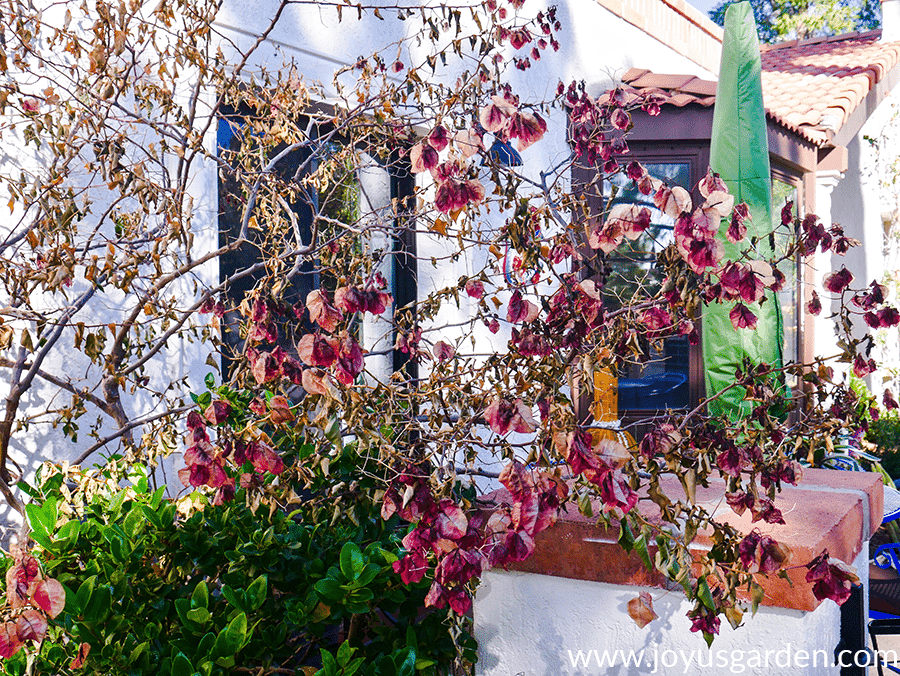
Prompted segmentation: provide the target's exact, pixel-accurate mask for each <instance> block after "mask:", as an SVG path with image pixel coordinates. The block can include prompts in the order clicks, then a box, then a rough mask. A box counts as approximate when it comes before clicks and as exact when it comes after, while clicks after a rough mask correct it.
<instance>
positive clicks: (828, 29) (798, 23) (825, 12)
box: [709, 0, 881, 43]
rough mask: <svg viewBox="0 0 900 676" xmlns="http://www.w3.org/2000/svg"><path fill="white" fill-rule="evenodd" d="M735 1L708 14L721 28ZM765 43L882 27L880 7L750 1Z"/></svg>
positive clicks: (852, 2)
mask: <svg viewBox="0 0 900 676" xmlns="http://www.w3.org/2000/svg"><path fill="white" fill-rule="evenodd" d="M734 1H735V0H723V2H720V3H719V4H718V5H716V6H715V7H714V8H713V9H712V10H711V11H710V13H709V17H710V18H711V19H712V20H713V21H715V22H716V23H717V24H719V25H720V26H724V25H725V10H726V9H728V6H729V5H731V4H733V2H734ZM749 1H750V6H751V7H752V8H753V16H754V18H755V19H756V30H757V32H758V33H759V39H760V40H761V41H762V42H768V43H773V42H780V41H783V40H790V39H793V38H797V39H801V40H802V39H804V38H811V37H820V36H825V35H839V34H841V33H847V32H849V31H854V30H858V31H867V30H873V29H875V28H878V27H879V26H880V25H881V5H880V3H879V2H877V1H875V0H817V1H816V2H812V1H811V0H749Z"/></svg>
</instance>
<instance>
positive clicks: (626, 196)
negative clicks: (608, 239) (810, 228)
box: [574, 141, 803, 422]
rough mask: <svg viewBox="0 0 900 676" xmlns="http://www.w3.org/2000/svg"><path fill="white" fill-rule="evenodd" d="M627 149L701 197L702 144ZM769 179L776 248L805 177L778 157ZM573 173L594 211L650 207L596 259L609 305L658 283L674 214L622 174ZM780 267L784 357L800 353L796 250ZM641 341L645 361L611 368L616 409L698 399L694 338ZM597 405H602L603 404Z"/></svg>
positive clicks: (700, 379)
mask: <svg viewBox="0 0 900 676" xmlns="http://www.w3.org/2000/svg"><path fill="white" fill-rule="evenodd" d="M629 155H630V156H629V157H628V160H629V161H630V160H632V159H634V160H637V161H638V162H640V163H641V164H642V165H643V166H644V167H645V168H646V169H647V171H648V172H649V173H650V174H651V175H652V176H654V177H655V178H658V179H660V180H662V181H665V182H666V183H667V184H669V185H670V186H675V185H679V186H681V187H683V188H685V189H687V190H688V191H689V192H691V198H692V201H693V203H694V205H697V204H700V203H701V202H702V197H701V196H700V194H699V192H698V190H697V184H698V183H699V181H700V179H701V178H702V177H703V176H704V175H705V173H706V171H707V168H708V164H709V146H708V145H706V144H702V143H700V144H698V143H690V142H685V143H671V142H663V143H654V142H647V141H641V142H638V143H632V144H630V153H629ZM772 179H773V191H772V192H773V199H772V216H773V225H776V226H778V227H776V229H775V247H776V253H781V252H784V251H785V250H786V247H787V245H788V243H789V242H790V241H791V239H792V238H793V236H794V233H793V231H792V230H791V228H790V227H784V226H780V223H781V220H780V213H781V207H782V206H783V205H784V203H785V202H786V201H788V200H793V201H794V203H795V213H797V212H798V210H799V211H800V212H801V215H802V204H803V195H802V192H803V191H802V187H803V184H802V177H801V175H800V174H798V173H796V172H791V171H790V170H788V169H786V168H782V167H780V166H777V165H776V166H774V167H773V171H772ZM574 180H575V181H576V182H577V183H578V184H579V185H580V186H581V188H582V190H583V193H584V195H585V196H586V198H587V200H588V206H589V208H590V209H591V212H592V214H599V213H600V212H601V210H602V209H603V208H604V205H605V208H607V209H608V208H610V207H611V206H612V205H614V204H616V203H635V204H640V205H641V206H646V207H648V208H649V209H650V212H651V215H652V218H651V226H650V227H649V228H648V230H647V231H646V232H645V233H644V234H643V235H642V236H641V237H640V238H638V239H636V240H635V241H633V242H631V241H628V240H625V241H623V242H622V243H621V244H620V245H619V246H618V247H617V248H616V249H615V250H613V251H612V252H610V254H609V255H607V256H606V257H605V260H603V261H602V265H603V269H602V270H600V271H599V273H598V272H597V271H596V270H595V271H594V272H595V273H597V274H599V275H600V276H602V277H603V278H604V279H605V286H604V295H605V303H606V305H607V307H611V308H613V309H614V308H616V307H619V306H620V305H621V304H622V303H623V302H627V300H628V299H630V298H632V297H634V295H635V293H636V292H637V290H638V289H639V288H642V289H643V290H644V292H645V293H649V294H652V293H654V292H655V291H657V290H658V289H659V286H660V284H661V282H662V280H663V273H662V271H660V270H658V269H657V268H656V266H655V264H654V261H655V258H656V254H657V253H658V252H659V251H661V250H662V249H663V248H665V247H666V246H668V245H669V244H671V243H672V241H673V237H674V235H673V226H674V222H673V220H672V219H671V218H668V217H667V216H666V215H665V214H664V213H662V212H661V211H659V210H658V209H656V207H655V206H654V205H653V198H652V196H648V195H642V194H641V193H640V192H639V191H638V190H637V189H636V187H635V186H634V183H633V182H632V181H630V180H629V179H627V178H626V177H624V175H621V174H619V175H616V176H615V177H612V178H611V179H606V178H604V177H603V176H602V175H600V174H599V173H598V170H597V169H596V168H594V167H584V166H577V167H576V168H575V170H574ZM796 205H801V206H800V207H797V206H796ZM779 269H780V270H781V272H782V273H784V275H785V285H784V288H783V290H782V291H781V292H779V294H778V302H779V304H780V306H781V311H782V316H783V320H784V342H785V344H784V359H785V363H788V362H790V361H798V360H799V359H801V358H802V357H803V354H802V348H803V335H802V323H801V319H802V317H803V313H802V310H801V306H800V304H801V299H802V298H803V295H802V282H803V269H802V267H801V264H800V262H799V261H798V260H797V259H796V258H795V259H793V260H784V261H782V263H781V264H780V266H779ZM698 329H699V327H698ZM645 347H646V348H647V351H648V354H649V360H648V361H647V362H646V363H643V364H636V363H632V364H627V365H625V366H623V367H621V368H620V369H619V371H618V373H616V374H613V375H614V376H615V385H616V387H615V389H616V390H617V397H618V404H617V407H618V417H619V418H620V419H623V420H625V421H626V422H629V421H630V420H633V419H639V418H642V417H645V416H646V415H648V414H652V413H655V412H657V411H663V410H666V409H676V410H677V409H682V410H684V409H687V408H691V407H693V406H695V405H697V404H698V403H699V402H700V401H701V399H702V398H703V396H704V389H705V388H704V375H703V356H702V350H701V348H700V346H699V345H689V343H688V339H687V337H674V338H669V339H667V340H665V341H664V342H663V344H662V346H661V348H659V349H654V348H653V347H652V346H649V345H648V346H645ZM796 380H797V379H796V378H794V379H793V381H791V380H789V383H788V384H789V385H790V386H791V387H797V386H798V383H797V382H794V381H796ZM604 382H605V380H604ZM607 389H608V387H607ZM599 396H601V397H602V396H606V395H602V394H601V395H599ZM595 410H603V406H602V405H601V406H600V407H599V408H597V409H595Z"/></svg>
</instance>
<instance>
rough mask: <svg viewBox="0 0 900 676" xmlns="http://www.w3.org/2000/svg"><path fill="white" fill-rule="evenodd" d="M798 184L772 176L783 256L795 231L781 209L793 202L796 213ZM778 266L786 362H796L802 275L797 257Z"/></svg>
mask: <svg viewBox="0 0 900 676" xmlns="http://www.w3.org/2000/svg"><path fill="white" fill-rule="evenodd" d="M797 198H798V192H797V187H796V186H793V185H791V184H790V183H787V182H785V181H782V180H779V179H777V178H775V179H772V220H773V221H774V223H775V224H777V226H778V227H776V228H775V254H776V256H782V255H784V252H785V251H786V249H787V247H788V246H789V244H790V241H791V239H792V238H793V235H794V233H793V230H792V228H791V227H790V226H785V225H782V224H781V209H782V207H783V206H784V205H785V204H787V203H788V202H793V203H794V209H795V213H797V205H798V204H799V200H798V199H797ZM778 269H779V270H780V271H781V272H782V274H784V278H785V279H784V288H783V289H782V290H781V291H779V292H778V304H779V305H780V307H781V316H782V319H783V320H784V363H785V364H787V363H788V362H796V361H797V358H798V356H799V355H798V354H797V346H798V324H797V322H798V317H797V296H798V284H799V278H798V275H797V262H796V260H784V261H782V262H781V263H780V264H779V265H778ZM787 384H788V386H789V387H791V388H794V387H796V386H797V385H798V384H799V383H798V381H797V377H796V376H789V377H788V380H787Z"/></svg>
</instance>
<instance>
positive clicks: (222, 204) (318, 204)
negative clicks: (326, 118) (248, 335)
mask: <svg viewBox="0 0 900 676" xmlns="http://www.w3.org/2000/svg"><path fill="white" fill-rule="evenodd" d="M252 114H253V112H252V111H251V110H249V109H245V108H241V109H236V108H223V109H222V111H221V114H220V118H219V126H218V151H219V156H220V157H221V158H222V159H224V160H225V161H226V162H228V163H230V162H232V161H233V158H234V157H235V156H236V154H237V153H238V152H240V150H241V148H242V147H243V148H245V149H246V148H248V147H251V148H252V146H253V132H252V131H251V130H250V127H252V125H251V124H249V121H250V120H251V117H250V116H251V115H252ZM302 122H303V123H304V124H303V126H304V128H306V129H310V130H312V133H313V134H314V135H315V137H317V138H321V137H322V136H323V134H324V133H327V131H328V130H327V129H326V128H323V127H316V126H315V125H309V124H308V120H304V121H302ZM286 147H287V144H282V145H279V146H275V147H273V148H271V149H270V150H269V151H268V153H267V156H268V158H272V157H275V156H277V155H278V153H280V152H281V151H282V150H283V149H284V148H286ZM343 148H346V146H341V145H340V141H334V140H329V141H327V142H323V143H321V144H319V145H316V146H312V147H304V148H300V149H297V150H295V151H292V152H291V153H289V154H288V155H287V156H286V157H284V158H283V159H282V160H280V161H279V162H278V164H277V165H276V167H275V171H274V174H275V176H274V177H273V179H272V180H274V181H275V182H276V188H277V190H276V191H270V192H277V193H278V196H277V197H273V196H271V195H270V200H271V199H275V200H279V199H280V204H279V205H276V208H277V207H278V206H280V207H281V209H282V210H283V213H284V214H285V215H286V216H287V218H286V219H284V223H285V230H284V231H283V232H281V233H277V234H276V233H269V232H262V231H260V230H259V229H257V228H253V227H251V228H250V229H249V230H248V238H247V239H248V241H246V242H244V243H243V244H242V245H241V246H240V247H238V248H237V249H235V250H234V251H231V252H228V253H226V254H225V255H223V256H222V257H221V258H220V267H219V276H220V283H224V282H226V280H231V281H229V283H228V286H227V287H226V289H225V297H226V298H227V299H228V301H229V303H228V304H229V305H231V306H235V305H237V304H239V303H240V302H241V301H242V300H243V299H244V298H245V297H246V295H247V294H248V293H249V292H250V291H251V290H253V289H254V288H255V287H256V286H257V285H258V284H259V282H260V281H261V280H262V279H263V278H264V277H266V276H267V275H268V274H271V273H272V272H275V278H276V280H277V281H276V283H277V284H281V285H283V286H282V288H281V289H280V293H281V297H282V299H283V300H284V301H286V302H288V303H292V304H293V303H296V302H297V301H304V300H305V299H306V296H307V295H308V294H309V293H310V292H311V291H312V290H314V289H317V288H325V289H327V290H333V289H334V286H335V285H336V279H337V277H338V276H340V274H341V272H342V271H336V270H334V269H333V268H332V267H330V266H329V264H328V263H327V261H323V260H321V259H319V258H315V257H313V256H300V257H283V260H282V261H281V262H280V263H276V264H275V266H274V269H273V268H272V267H271V266H268V267H263V263H264V262H265V261H269V262H272V261H273V260H274V259H276V258H277V257H278V256H279V254H283V253H285V252H290V251H292V250H296V249H297V248H298V247H304V246H309V244H310V243H311V241H312V239H313V234H314V233H316V236H317V243H318V244H323V243H325V242H328V241H331V240H332V239H334V242H335V245H336V246H337V247H346V246H354V247H364V246H365V247H368V248H369V249H370V250H372V252H373V257H374V259H375V260H377V261H380V270H381V272H382V274H383V275H384V276H385V278H386V279H387V281H388V285H389V289H388V290H389V291H390V292H391V293H392V295H393V297H394V299H395V303H396V305H397V307H408V308H409V309H410V312H413V313H414V311H415V301H416V293H417V292H416V264H415V228H414V222H413V221H412V220H411V218H410V217H408V216H407V215H406V211H407V209H409V210H410V211H411V209H410V208H409V206H408V205H409V202H410V200H409V198H411V196H412V194H413V192H414V188H415V184H414V178H413V176H412V174H411V173H410V172H409V171H408V170H407V168H406V166H405V160H402V159H400V157H399V156H400V153H399V152H398V153H396V154H395V156H394V157H392V158H390V161H389V162H383V161H379V160H377V159H375V158H373V157H371V156H369V155H367V154H366V153H365V152H364V151H360V152H359V153H357V154H354V157H358V158H362V161H363V163H364V164H363V165H362V166H349V165H347V161H346V160H345V159H344V158H343V157H341V156H340V155H341V154H340V151H341V150H342V149H343ZM328 160H334V161H333V162H331V163H330V166H329V167H328V172H327V179H325V178H323V179H322V180H318V181H316V182H315V183H313V182H311V181H309V180H305V179H308V178H309V177H310V176H312V175H313V174H314V173H315V172H316V171H317V170H318V169H319V168H320V166H322V165H324V164H326V163H327V161H328ZM266 161H267V160H266V159H264V158H262V157H259V158H258V159H257V160H255V162H256V164H262V165H264V164H265V163H266ZM313 186H314V187H313ZM248 190H249V186H247V185H241V184H239V182H238V180H237V179H236V176H235V172H233V171H229V170H228V169H227V168H225V169H222V170H220V172H219V219H218V220H219V245H220V246H225V245H227V244H229V243H231V242H234V241H235V240H236V239H237V238H238V236H239V234H240V230H241V226H242V217H243V213H244V207H245V203H246V196H247V194H248ZM266 206H267V207H269V208H271V207H272V206H273V205H272V204H271V201H270V203H269V204H267V205H266ZM288 210H289V212H288ZM373 218H375V219H379V220H380V221H381V222H383V223H387V224H389V226H390V234H389V236H388V237H386V238H381V239H382V240H384V241H381V242H379V243H377V244H373V241H372V240H371V239H368V240H366V241H363V240H364V239H365V238H358V237H357V238H353V239H349V238H348V237H347V236H346V233H345V232H344V231H343V229H341V228H340V226H337V227H335V226H334V225H333V224H334V223H335V222H340V223H343V224H347V225H349V226H352V227H353V228H355V229H364V228H365V226H366V225H367V223H368V222H369V219H373ZM314 219H317V221H316V220H314ZM342 233H343V234H344V236H343V237H340V238H337V236H338V235H339V234H342ZM335 238H337V239H335ZM375 249H377V250H375ZM222 324H223V328H222V340H223V351H224V354H223V370H224V372H225V374H226V377H227V372H228V370H229V369H228V365H229V363H230V361H231V358H232V357H233V356H235V355H236V354H239V352H240V351H241V350H242V348H243V338H242V337H241V334H240V325H241V321H240V316H239V314H238V313H237V312H236V311H232V312H230V313H228V314H227V315H226V317H225V319H224V321H223V323H222ZM306 328H307V329H309V328H311V327H306ZM352 329H353V330H354V331H355V332H356V334H357V338H358V339H359V340H360V342H361V343H362V344H363V345H364V346H367V345H368V344H370V343H371V342H372V336H366V335H364V334H365V332H366V331H367V330H368V331H369V332H374V331H375V330H377V329H378V327H374V326H373V325H372V322H370V321H368V320H364V321H362V322H359V323H355V324H354V325H353V327H352ZM380 330H382V331H383V330H384V328H383V327H381V328H380ZM288 334H289V332H288V331H282V330H281V327H280V328H279V344H280V345H281V346H282V347H283V348H284V349H285V350H287V351H292V350H293V343H292V336H290V335H288ZM393 338H394V336H392V335H389V336H385V337H384V342H387V341H388V340H390V341H391V342H390V345H393ZM378 347H379V348H380V349H384V346H383V345H379V346H378ZM406 360H407V357H406V355H405V354H402V353H400V354H395V355H392V356H389V357H388V358H387V362H388V366H387V368H388V369H393V370H396V369H399V368H401V367H403V366H404V364H405V363H406ZM413 376H414V374H413Z"/></svg>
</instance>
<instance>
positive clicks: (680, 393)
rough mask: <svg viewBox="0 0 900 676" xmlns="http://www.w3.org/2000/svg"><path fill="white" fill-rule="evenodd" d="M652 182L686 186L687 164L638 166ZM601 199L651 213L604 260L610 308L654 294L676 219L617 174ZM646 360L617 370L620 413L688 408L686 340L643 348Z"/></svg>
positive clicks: (607, 183)
mask: <svg viewBox="0 0 900 676" xmlns="http://www.w3.org/2000/svg"><path fill="white" fill-rule="evenodd" d="M642 164H643V166H644V168H645V169H646V170H647V171H648V172H649V173H650V175H651V176H653V177H654V178H658V179H660V180H661V181H664V182H665V183H667V184H668V185H670V186H676V185H678V186H681V187H683V188H685V189H687V190H690V187H691V170H690V164H688V163H687V162H666V163H662V162H660V163H654V162H644V163H642ZM604 197H606V198H609V197H612V198H613V199H612V202H611V204H610V206H613V205H615V204H637V205H639V206H642V207H647V208H648V209H649V210H650V214H651V220H650V226H649V227H648V228H647V229H646V230H645V231H644V233H643V234H642V235H641V236H640V237H639V238H637V239H636V240H634V241H629V240H627V239H626V240H624V241H623V242H622V243H621V244H620V245H619V246H618V247H617V248H616V249H615V250H614V251H613V252H612V253H610V255H609V256H608V258H607V262H608V265H609V274H608V276H607V280H606V284H605V286H604V296H605V297H604V302H605V303H606V306H607V307H608V308H610V309H613V310H614V309H617V308H619V307H621V306H622V305H623V304H626V303H628V302H629V301H630V299H632V298H633V297H634V296H635V295H637V294H638V291H640V292H641V294H642V295H653V294H655V293H656V292H657V291H659V289H660V287H661V285H662V282H663V279H664V277H665V273H664V271H663V270H662V269H661V268H660V267H658V266H657V265H656V257H657V255H658V254H659V252H661V251H662V250H663V249H665V248H666V247H667V246H668V245H669V244H671V243H672V242H673V238H674V234H673V231H674V226H675V220H674V219H672V218H670V217H669V216H666V215H665V214H664V213H663V212H662V211H660V210H659V209H657V208H656V206H654V204H653V195H643V194H641V193H640V191H638V189H637V187H636V186H635V185H634V182H633V181H631V180H630V179H628V178H627V177H625V176H623V175H621V174H619V175H616V176H614V177H612V178H611V179H610V180H608V181H605V182H604ZM648 347H649V350H648V354H649V355H650V359H649V361H647V362H646V363H643V364H628V365H626V366H624V367H622V368H620V369H619V373H618V396H619V410H620V411H629V410H653V411H662V410H665V409H668V408H672V409H675V408H687V407H688V406H689V404H690V388H689V385H688V375H689V368H690V355H689V352H690V346H689V344H688V339H687V337H686V336H678V337H675V338H669V339H667V340H665V341H664V342H663V344H662V346H661V349H654V348H653V347H652V346H648Z"/></svg>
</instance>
